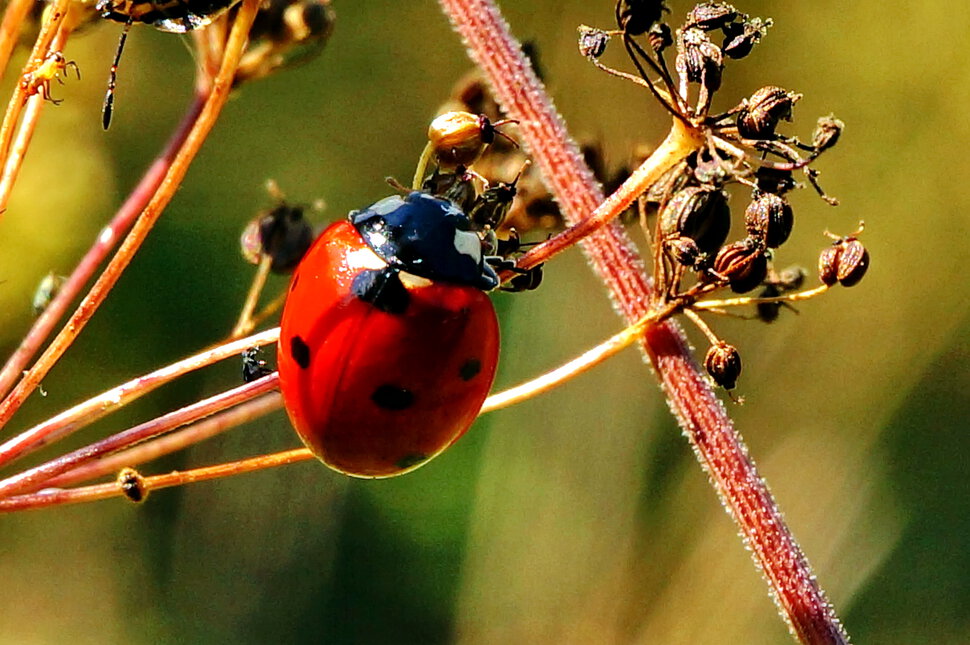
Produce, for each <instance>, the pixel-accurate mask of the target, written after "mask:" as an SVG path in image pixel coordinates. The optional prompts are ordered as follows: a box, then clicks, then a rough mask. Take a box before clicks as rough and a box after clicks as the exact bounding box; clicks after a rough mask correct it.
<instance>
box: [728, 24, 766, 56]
mask: <svg viewBox="0 0 970 645" xmlns="http://www.w3.org/2000/svg"><path fill="white" fill-rule="evenodd" d="M770 26H771V20H770V19H769V20H762V19H761V18H751V19H750V20H745V21H743V22H732V23H731V24H729V25H726V26H725V27H724V45H723V46H722V47H721V49H722V50H723V51H724V55H725V56H727V57H728V58H733V59H734V60H739V59H741V58H744V57H745V56H747V55H748V54H750V53H751V50H752V49H754V46H755V45H757V44H758V43H759V42H761V39H762V38H763V37H764V35H765V34H766V33H768V27H770Z"/></svg>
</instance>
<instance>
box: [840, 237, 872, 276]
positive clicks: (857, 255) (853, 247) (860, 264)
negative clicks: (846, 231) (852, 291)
mask: <svg viewBox="0 0 970 645" xmlns="http://www.w3.org/2000/svg"><path fill="white" fill-rule="evenodd" d="M868 270H869V251H867V250H866V247H865V246H863V244H862V242H860V241H859V240H856V239H851V238H850V239H847V240H845V242H844V243H843V244H842V253H841V255H840V256H839V267H838V271H837V272H836V277H837V278H838V280H839V284H841V285H842V286H843V287H852V286H855V285H857V284H858V283H859V280H862V276H864V275H865V274H866V271H868Z"/></svg>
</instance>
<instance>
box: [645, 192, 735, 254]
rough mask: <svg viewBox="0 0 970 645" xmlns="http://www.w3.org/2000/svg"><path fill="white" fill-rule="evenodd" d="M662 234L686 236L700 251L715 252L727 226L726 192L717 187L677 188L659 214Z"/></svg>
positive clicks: (728, 209)
mask: <svg viewBox="0 0 970 645" xmlns="http://www.w3.org/2000/svg"><path fill="white" fill-rule="evenodd" d="M660 229H661V231H662V232H663V233H664V234H665V235H669V236H676V237H689V238H691V239H692V240H694V241H695V242H696V243H697V247H698V249H700V251H701V253H712V254H713V253H715V252H717V250H718V249H719V248H720V247H721V245H722V244H724V241H725V240H726V239H727V236H728V233H729V232H730V229H731V209H730V207H729V206H728V200H727V195H726V194H725V193H724V191H723V190H721V189H719V188H713V187H710V186H689V187H687V188H684V189H682V190H679V191H677V192H676V193H675V194H674V196H673V197H671V199H670V201H668V202H667V204H666V206H664V208H663V210H662V211H661V213H660Z"/></svg>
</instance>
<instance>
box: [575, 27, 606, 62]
mask: <svg viewBox="0 0 970 645" xmlns="http://www.w3.org/2000/svg"><path fill="white" fill-rule="evenodd" d="M609 42H610V35H609V34H608V33H606V32H605V31H603V30H602V29H596V28H594V27H588V26H586V25H580V26H579V53H580V54H582V55H583V56H585V57H586V58H590V59H596V58H599V57H600V56H602V55H603V52H605V51H606V45H607V44H608V43H609Z"/></svg>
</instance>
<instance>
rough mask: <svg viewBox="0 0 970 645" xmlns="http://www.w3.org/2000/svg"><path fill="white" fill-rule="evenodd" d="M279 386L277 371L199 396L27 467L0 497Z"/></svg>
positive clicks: (5, 484) (0, 484)
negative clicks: (222, 390)
mask: <svg viewBox="0 0 970 645" xmlns="http://www.w3.org/2000/svg"><path fill="white" fill-rule="evenodd" d="M278 385H279V377H278V376H277V374H276V372H273V373H272V374H270V375H268V376H264V377H263V378H261V379H258V380H256V381H253V382H252V383H247V384H246V385H242V386H240V387H237V388H233V389H231V390H226V391H225V392H222V393H220V394H217V395H215V396H211V397H209V398H207V399H202V400H201V401H197V402H195V403H193V404H192V405H187V406H185V407H184V408H180V409H178V410H175V411H174V412H169V413H168V414H163V415H162V416H160V417H157V418H155V419H152V420H151V421H146V422H145V423H142V424H140V425H137V426H135V427H133V428H129V429H127V430H124V431H122V432H119V433H117V434H114V435H111V436H110V437H107V438H105V439H102V440H101V441H97V442H95V443H93V444H91V445H90V446H86V447H84V448H80V449H78V450H75V451H74V452H69V453H67V454H66V455H62V456H60V457H58V458H56V459H52V460H51V461H48V462H47V463H44V464H41V465H39V466H35V467H34V468H29V469H27V470H24V471H22V472H19V473H17V474H16V475H11V476H10V477H7V478H6V479H4V480H2V481H0V498H2V497H9V496H10V495H13V494H15V493H19V492H22V491H24V490H29V489H30V488H31V487H32V486H35V485H37V484H39V483H41V482H44V481H46V480H48V479H50V478H52V477H55V476H57V475H60V474H62V473H66V472H67V471H69V470H73V469H74V468H77V467H78V466H81V465H84V464H86V463H90V462H91V461H94V460H95V459H98V458H99V457H103V456H105V455H109V454H111V453H113V452H117V451H118V450H123V449H125V448H129V447H131V446H133V445H134V444H136V443H138V442H141V441H146V440H148V439H151V438H152V437H157V436H159V435H161V434H164V433H166V432H169V431H171V430H174V429H175V428H179V427H181V426H183V425H186V424H188V423H192V422H193V421H195V420H197V419H200V418H202V417H203V416H207V415H210V414H214V413H216V412H220V411H222V410H225V409H227V408H230V407H232V406H234V405H239V404H240V403H244V402H246V401H248V400H250V399H252V398H253V397H255V396H257V395H259V394H263V393H266V392H269V391H270V390H273V389H276V387H277V386H278Z"/></svg>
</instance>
